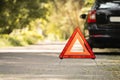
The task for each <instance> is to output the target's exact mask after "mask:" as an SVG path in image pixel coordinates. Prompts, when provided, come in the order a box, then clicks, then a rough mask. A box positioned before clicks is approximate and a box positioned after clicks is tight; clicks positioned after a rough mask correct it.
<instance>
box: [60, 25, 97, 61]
mask: <svg viewBox="0 0 120 80" xmlns="http://www.w3.org/2000/svg"><path fill="white" fill-rule="evenodd" d="M77 33H78V34H79V37H81V39H82V40H83V42H84V43H83V44H84V48H86V49H87V52H89V55H81V53H82V52H78V53H79V54H80V55H76V54H74V52H70V53H69V55H67V54H66V53H67V52H68V51H67V50H68V48H69V46H70V45H71V42H72V41H73V39H74V37H75V36H76V35H77ZM72 45H74V44H72ZM59 58H60V59H63V58H82V59H83V58H91V59H95V58H96V57H95V55H94V53H93V51H92V49H91V47H90V45H89V44H88V42H87V40H86V39H85V38H84V35H83V34H82V32H81V31H80V28H79V27H77V28H75V30H74V32H73V34H72V35H71V37H70V39H69V40H68V42H67V43H66V45H65V47H64V49H63V51H62V52H61V54H60V55H59Z"/></svg>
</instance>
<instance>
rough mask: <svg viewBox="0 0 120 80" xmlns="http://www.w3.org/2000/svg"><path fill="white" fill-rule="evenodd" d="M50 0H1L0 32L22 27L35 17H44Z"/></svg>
mask: <svg viewBox="0 0 120 80" xmlns="http://www.w3.org/2000/svg"><path fill="white" fill-rule="evenodd" d="M48 1H50V0H1V1H0V34H10V33H11V32H12V31H13V30H14V29H22V28H24V27H26V25H27V24H28V23H29V22H30V21H31V20H34V19H36V18H44V19H45V18H46V14H47V11H48V8H47V7H46V3H48Z"/></svg>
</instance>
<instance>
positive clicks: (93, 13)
mask: <svg viewBox="0 0 120 80" xmlns="http://www.w3.org/2000/svg"><path fill="white" fill-rule="evenodd" d="M87 22H88V23H95V22H96V10H92V11H90V12H89V13H88V18H87Z"/></svg>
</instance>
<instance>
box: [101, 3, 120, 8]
mask: <svg viewBox="0 0 120 80" xmlns="http://www.w3.org/2000/svg"><path fill="white" fill-rule="evenodd" d="M99 8H100V9H101V8H102V9H104V8H105V9H106V8H107V9H109V8H110V9H112V8H120V2H119V1H114V2H105V3H100V5H99Z"/></svg>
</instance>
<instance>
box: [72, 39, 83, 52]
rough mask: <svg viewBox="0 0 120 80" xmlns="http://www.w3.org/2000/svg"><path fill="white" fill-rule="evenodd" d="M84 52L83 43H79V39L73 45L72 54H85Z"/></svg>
mask: <svg viewBox="0 0 120 80" xmlns="http://www.w3.org/2000/svg"><path fill="white" fill-rule="evenodd" d="M83 51H84V50H83V47H82V45H81V43H80V42H79V40H78V39H77V40H76V41H75V43H74V44H73V46H72V48H71V51H70V52H83Z"/></svg>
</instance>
